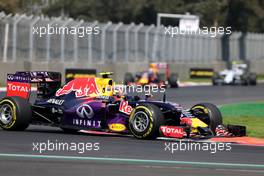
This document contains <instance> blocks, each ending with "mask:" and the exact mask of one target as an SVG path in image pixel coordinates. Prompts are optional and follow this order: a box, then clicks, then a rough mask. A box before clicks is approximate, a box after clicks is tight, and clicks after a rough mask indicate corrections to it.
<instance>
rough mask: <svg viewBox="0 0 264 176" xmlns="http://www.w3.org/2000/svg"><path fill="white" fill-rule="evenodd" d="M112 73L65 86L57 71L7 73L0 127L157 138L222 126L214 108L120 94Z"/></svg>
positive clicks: (208, 133)
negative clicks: (33, 126)
mask: <svg viewBox="0 0 264 176" xmlns="http://www.w3.org/2000/svg"><path fill="white" fill-rule="evenodd" d="M109 75H110V73H103V74H102V77H95V78H77V79H74V80H72V81H70V82H68V83H67V84H65V85H64V86H62V87H61V75H60V73H56V72H45V71H44V72H42V71H36V72H16V73H15V74H8V76H7V96H6V97H5V98H3V99H2V100H1V101H0V127H1V128H3V129H4V130H25V129H26V128H27V127H28V126H29V124H37V125H49V126H56V127H60V128H62V129H63V130H64V131H66V132H71V133H72V132H77V131H79V130H95V131H104V132H116V133H121V134H132V135H133V136H135V137H136V138H139V139H155V138H157V137H159V136H166V137H173V138H184V137H194V136H199V137H211V136H213V135H214V134H215V129H216V127H217V126H218V125H220V124H222V116H221V113H220V111H219V110H218V108H217V107H216V106H215V105H213V104H210V103H200V104H197V105H194V106H193V107H192V108H191V109H188V110H185V109H183V108H182V107H181V106H180V105H179V104H176V103H172V102H166V101H165V100H164V101H153V100H148V99H144V100H141V99H140V98H139V97H138V96H126V95H122V94H120V93H118V91H116V90H115V88H114V86H115V83H114V81H113V80H112V79H111V78H110V77H109ZM34 83H35V84H37V98H36V100H35V101H34V103H32V104H31V103H30V102H29V96H30V92H31V85H32V84H34Z"/></svg>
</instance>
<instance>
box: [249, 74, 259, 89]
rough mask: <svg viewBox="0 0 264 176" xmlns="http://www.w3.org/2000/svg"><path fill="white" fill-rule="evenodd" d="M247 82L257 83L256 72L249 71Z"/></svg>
mask: <svg viewBox="0 0 264 176" xmlns="http://www.w3.org/2000/svg"><path fill="white" fill-rule="evenodd" d="M248 83H249V85H252V86H255V85H257V74H256V73H249V75H248Z"/></svg>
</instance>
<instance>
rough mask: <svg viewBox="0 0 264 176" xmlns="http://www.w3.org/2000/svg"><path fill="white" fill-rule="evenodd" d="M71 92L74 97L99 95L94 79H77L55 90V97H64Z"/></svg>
mask: <svg viewBox="0 0 264 176" xmlns="http://www.w3.org/2000/svg"><path fill="white" fill-rule="evenodd" d="M71 92H75V96H76V97H83V96H88V95H92V94H98V93H99V91H98V87H97V84H96V81H95V78H77V79H74V80H72V81H70V82H69V83H67V84H66V85H65V86H63V87H62V88H60V89H59V90H57V92H56V96H61V95H66V94H69V93H71Z"/></svg>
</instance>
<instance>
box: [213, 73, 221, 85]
mask: <svg viewBox="0 0 264 176" xmlns="http://www.w3.org/2000/svg"><path fill="white" fill-rule="evenodd" d="M219 79H221V78H220V76H219V74H218V73H214V75H213V76H212V84H213V86H217V85H219V83H218V80H219Z"/></svg>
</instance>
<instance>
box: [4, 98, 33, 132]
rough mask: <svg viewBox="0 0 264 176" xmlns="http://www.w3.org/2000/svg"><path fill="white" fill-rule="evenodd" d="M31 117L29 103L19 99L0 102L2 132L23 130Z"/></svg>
mask: <svg viewBox="0 0 264 176" xmlns="http://www.w3.org/2000/svg"><path fill="white" fill-rule="evenodd" d="M31 117H32V111H31V105H30V103H29V102H28V101H27V100H25V99H23V98H21V97H6V98H3V99H2V100H0V127H1V128H2V129H4V130H10V131H12V130H13V131H22V130H25V129H26V128H27V127H28V125H29V123H30V121H31Z"/></svg>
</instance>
